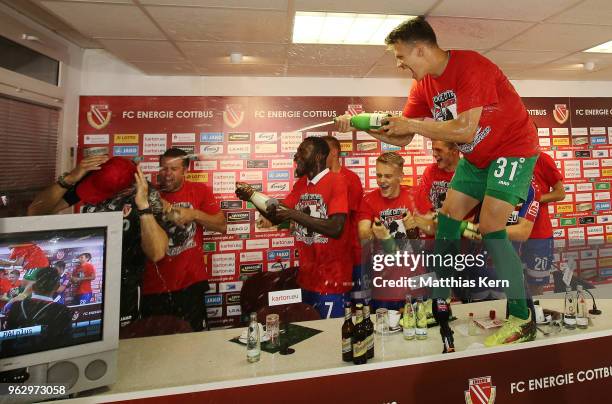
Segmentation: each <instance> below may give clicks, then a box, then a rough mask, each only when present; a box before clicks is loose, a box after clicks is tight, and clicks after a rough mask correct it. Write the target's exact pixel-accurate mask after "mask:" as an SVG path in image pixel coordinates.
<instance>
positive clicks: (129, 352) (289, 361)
mask: <svg viewBox="0 0 612 404" xmlns="http://www.w3.org/2000/svg"><path fill="white" fill-rule="evenodd" d="M594 292H595V293H596V296H598V295H599V296H601V297H602V298H599V299H598V301H597V305H598V307H599V308H600V309H602V310H603V315H600V316H596V317H594V318H593V321H592V325H590V326H589V328H588V329H587V330H578V329H576V330H561V331H559V332H556V333H551V334H550V335H549V336H544V335H543V334H542V333H541V332H538V335H537V339H536V341H534V342H530V343H524V344H516V345H512V346H507V347H496V348H484V347H483V346H482V342H483V341H484V337H485V336H486V335H488V332H485V331H484V330H483V331H482V333H481V334H480V335H478V336H468V335H467V320H466V319H467V317H468V313H469V312H473V313H474V314H475V318H484V317H487V316H488V314H489V310H491V309H493V310H495V311H496V313H497V316H498V317H500V316H504V313H505V300H503V301H492V302H481V303H471V304H457V305H453V314H454V315H455V316H456V317H457V318H458V319H457V320H455V321H454V322H453V323H452V326H453V329H454V330H455V346H456V349H457V352H456V353H453V354H447V355H442V354H441V350H442V342H441V338H440V334H439V328H438V327H434V328H430V329H429V330H428V331H429V333H428V338H427V340H423V341H416V340H413V341H406V340H404V339H403V336H402V334H401V332H399V333H396V334H391V335H388V336H386V337H380V336H377V337H376V339H375V343H376V346H375V352H376V354H375V358H374V359H373V360H370V361H368V364H367V365H361V366H356V365H353V364H347V363H344V362H342V360H341V354H340V352H341V338H340V329H341V325H342V322H343V319H330V320H317V321H309V322H303V323H300V324H301V325H304V326H307V327H311V328H315V329H318V330H322V331H323V332H321V333H319V334H317V335H315V336H313V337H311V338H309V339H307V340H305V341H302V342H300V343H298V344H296V345H294V346H293V348H294V349H295V353H294V354H292V355H287V356H281V355H280V354H278V353H277V354H269V353H266V352H262V354H261V360H260V361H259V362H257V363H253V364H251V363H247V361H246V348H245V346H243V345H239V344H236V343H234V342H229V340H230V339H231V338H233V337H236V336H238V335H239V334H240V332H241V331H242V329H225V330H216V331H209V332H201V333H189V334H176V335H170V336H159V337H148V338H137V339H128V340H121V341H120V343H119V365H118V366H119V373H118V381H117V383H115V384H114V385H112V386H110V387H109V388H108V389H104V390H98V391H96V392H95V395H92V396H85V397H79V398H76V399H72V400H66V401H70V402H109V401H117V400H126V399H134V398H143V397H154V396H161V395H168V394H181V393H187V392H194V391H203V390H213V389H219V388H229V387H235V386H244V385H250V384H257V383H269V382H277V381H283V380H295V379H304V378H309V377H318V376H326V375H332V374H339V373H347V372H359V371H360V370H372V369H376V368H386V367H393V366H402V365H409V364H419V363H424V362H431V361H443V360H447V359H453V358H468V359H469V357H472V356H476V355H483V354H487V353H491V352H500V351H505V350H515V349H524V348H528V347H530V346H538V345H540V346H541V345H549V344H556V343H561V342H567V341H573V340H576V339H582V338H590V337H596V336H605V335H612V300H611V299H610V298H612V287H611V286H606V287H604V289H602V290H597V291H595V290H594ZM549 296H550V295H549ZM605 297H607V299H606V298H605ZM540 302H541V305H542V307H543V308H545V309H553V310H558V311H561V312H562V311H563V296H562V295H554V296H553V297H552V298H550V297H547V298H541V299H540ZM588 307H589V308H590V307H591V301H590V299H589V301H588ZM372 318H373V319H374V316H373V317H372ZM587 334H588V335H587Z"/></svg>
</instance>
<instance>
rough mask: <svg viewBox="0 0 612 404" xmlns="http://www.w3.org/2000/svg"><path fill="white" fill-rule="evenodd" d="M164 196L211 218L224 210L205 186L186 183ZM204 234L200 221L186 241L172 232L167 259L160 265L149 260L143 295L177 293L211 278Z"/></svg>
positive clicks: (162, 260) (169, 232)
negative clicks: (203, 241) (204, 245)
mask: <svg viewBox="0 0 612 404" xmlns="http://www.w3.org/2000/svg"><path fill="white" fill-rule="evenodd" d="M160 195H161V197H162V198H164V199H165V200H166V201H168V202H170V203H171V204H172V205H173V206H178V207H183V208H191V209H198V210H201V211H202V212H204V213H208V214H210V215H214V214H217V213H219V212H220V211H221V209H220V207H219V203H218V201H217V199H216V198H215V196H214V195H213V193H212V191H211V190H210V188H209V187H208V186H206V185H205V184H201V183H197V182H190V181H185V182H184V183H183V186H182V187H181V188H180V189H179V190H178V191H176V192H160ZM203 231H204V228H203V227H202V226H200V225H199V224H197V223H196V222H191V223H189V224H188V225H187V234H188V237H187V238H186V239H185V240H177V239H175V234H174V229H173V228H171V229H170V230H169V231H168V249H167V250H166V256H165V257H164V258H163V259H161V260H160V261H158V262H157V263H152V262H151V261H147V265H146V269H145V273H144V280H143V294H145V295H150V294H158V293H164V292H174V291H177V290H181V289H185V288H186V287H189V286H191V285H193V284H194V283H197V282H202V281H205V280H207V279H208V278H209V274H208V271H207V268H206V265H205V262H204V250H203V245H202V240H203V237H204V236H203V234H202V233H203Z"/></svg>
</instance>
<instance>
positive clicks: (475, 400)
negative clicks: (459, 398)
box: [465, 376, 496, 404]
mask: <svg viewBox="0 0 612 404" xmlns="http://www.w3.org/2000/svg"><path fill="white" fill-rule="evenodd" d="M495 391H496V389H495V386H492V385H491V376H485V377H476V378H474V379H470V380H469V385H468V390H466V391H465V403H466V404H493V403H495Z"/></svg>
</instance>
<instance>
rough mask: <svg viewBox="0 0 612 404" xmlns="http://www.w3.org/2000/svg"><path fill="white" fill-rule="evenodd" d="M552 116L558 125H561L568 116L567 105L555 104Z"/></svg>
mask: <svg viewBox="0 0 612 404" xmlns="http://www.w3.org/2000/svg"><path fill="white" fill-rule="evenodd" d="M553 117H554V118H555V121H557V123H558V124H559V125H563V124H564V123H565V122H566V121H567V118H569V111H568V109H567V105H566V104H555V109H554V110H553Z"/></svg>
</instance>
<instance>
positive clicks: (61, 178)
mask: <svg viewBox="0 0 612 404" xmlns="http://www.w3.org/2000/svg"><path fill="white" fill-rule="evenodd" d="M68 174H70V173H69V172H68V171H66V172H65V173H63V174H62V175H60V176H59V177H57V185H59V186H60V187H62V188H64V189H70V188H72V187H74V184H71V183H69V182H67V181H66V176H67V175H68Z"/></svg>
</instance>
